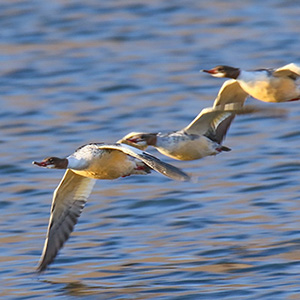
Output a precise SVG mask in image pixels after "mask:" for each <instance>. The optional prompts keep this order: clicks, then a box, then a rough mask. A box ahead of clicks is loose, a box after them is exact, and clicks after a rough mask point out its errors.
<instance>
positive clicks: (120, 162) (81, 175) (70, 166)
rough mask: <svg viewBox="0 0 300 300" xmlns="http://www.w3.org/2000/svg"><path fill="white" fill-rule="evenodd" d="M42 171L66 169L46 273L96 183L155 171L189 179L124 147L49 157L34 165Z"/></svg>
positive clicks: (57, 194)
mask: <svg viewBox="0 0 300 300" xmlns="http://www.w3.org/2000/svg"><path fill="white" fill-rule="evenodd" d="M33 164H35V165H38V166H40V167H45V168H50V169H66V172H65V174H64V176H63V178H62V180H61V182H60V183H59V185H58V187H57V188H56V189H55V191H54V194H53V200H52V207H51V213H50V220H49V225H48V231H47V236H46V240H45V244H44V249H43V253H42V256H41V259H40V262H39V266H38V269H37V271H38V272H39V273H40V272H42V271H44V270H45V269H46V268H47V266H48V265H49V264H50V263H51V262H52V261H53V260H54V258H55V257H56V255H57V253H58V251H59V250H60V249H61V248H62V247H63V245H64V243H65V242H66V241H67V239H68V238H69V236H70V234H71V232H72V231H73V228H74V226H75V224H76V223H77V219H78V218H79V216H80V214H81V211H82V209H83V208H84V205H85V203H86V201H87V198H88V197H89V195H90V193H91V191H92V189H93V186H94V184H95V181H96V179H116V178H119V177H125V176H129V175H132V174H140V175H146V174H148V173H150V172H151V170H155V171H157V172H159V173H161V174H163V175H165V176H167V177H170V178H172V179H175V180H181V181H188V180H190V177H189V175H187V174H186V173H184V172H183V171H181V170H180V169H178V168H176V167H174V166H172V165H170V164H167V163H165V162H163V161H161V160H159V159H158V158H156V157H154V156H152V155H150V154H148V153H146V152H143V151H141V150H139V149H137V148H133V147H131V146H128V145H122V144H118V143H117V144H111V145H110V144H103V143H93V144H87V145H84V146H82V147H80V148H78V149H77V150H76V151H75V152H74V153H73V154H72V155H70V156H68V157H67V158H58V157H49V158H46V159H44V160H43V161H42V162H33Z"/></svg>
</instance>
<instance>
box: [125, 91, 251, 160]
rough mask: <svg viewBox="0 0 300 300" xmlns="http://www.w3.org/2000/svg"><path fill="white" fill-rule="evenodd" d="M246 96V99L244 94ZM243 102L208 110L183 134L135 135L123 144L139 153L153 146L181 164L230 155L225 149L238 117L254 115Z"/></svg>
mask: <svg viewBox="0 0 300 300" xmlns="http://www.w3.org/2000/svg"><path fill="white" fill-rule="evenodd" d="M242 95H243V97H244V93H242ZM246 96H247V94H245V97H246ZM228 101H229V100H228ZM243 101H245V99H240V100H239V99H238V100H237V102H238V103H231V104H224V105H222V107H221V106H220V107H217V106H216V107H210V108H205V109H203V110H202V111H201V112H200V114H199V115H198V116H197V117H196V118H195V119H194V120H193V121H192V122H191V123H190V124H189V125H188V126H186V127H185V128H183V129H181V130H179V131H174V132H169V133H160V132H157V133H144V132H131V133H129V134H127V135H126V136H125V137H123V138H122V139H121V140H119V142H121V143H125V144H129V145H132V146H134V147H137V148H139V149H146V148H147V147H148V146H153V147H155V148H156V149H157V150H158V151H159V152H161V153H162V154H164V155H166V156H169V157H171V158H174V159H177V160H196V159H200V158H203V157H205V156H209V155H216V154H218V153H220V152H222V151H230V149H229V148H228V147H225V146H222V142H223V140H224V138H225V135H226V133H227V130H228V128H229V126H230V124H231V122H232V121H233V119H234V117H235V115H236V114H240V113H247V112H250V111H253V108H251V109H249V110H248V109H247V108H242V107H241V105H240V102H243Z"/></svg>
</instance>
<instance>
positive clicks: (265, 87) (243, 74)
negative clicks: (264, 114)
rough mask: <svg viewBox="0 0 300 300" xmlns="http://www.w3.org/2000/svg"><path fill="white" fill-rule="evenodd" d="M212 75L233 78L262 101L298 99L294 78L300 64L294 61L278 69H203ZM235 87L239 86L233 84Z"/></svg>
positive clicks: (220, 67) (225, 67) (299, 71)
mask: <svg viewBox="0 0 300 300" xmlns="http://www.w3.org/2000/svg"><path fill="white" fill-rule="evenodd" d="M203 71H204V72H207V73H209V74H211V75H212V76H214V77H227V78H233V79H235V80H236V82H238V83H239V87H240V88H241V89H243V90H244V91H245V92H246V93H247V94H249V95H250V96H252V97H254V98H256V99H258V100H261V101H264V102H288V101H295V100H300V87H299V85H298V84H297V82H296V80H297V79H298V78H299V76H300V66H299V65H296V64H294V63H291V64H288V65H286V66H283V67H281V68H278V69H260V70H255V71H245V70H241V69H239V68H233V67H229V66H217V67H215V68H213V69H211V70H203ZM235 87H236V88H239V87H238V86H237V85H235Z"/></svg>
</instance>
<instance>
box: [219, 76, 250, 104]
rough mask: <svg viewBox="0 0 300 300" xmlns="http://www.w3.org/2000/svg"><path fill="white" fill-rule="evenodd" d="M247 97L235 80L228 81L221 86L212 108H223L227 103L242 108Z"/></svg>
mask: <svg viewBox="0 0 300 300" xmlns="http://www.w3.org/2000/svg"><path fill="white" fill-rule="evenodd" d="M248 96H249V95H248V94H247V93H246V92H245V91H244V90H243V89H242V88H241V86H240V84H239V83H238V82H237V81H236V80H235V79H229V80H226V81H225V82H224V83H223V85H222V86H221V88H220V90H219V93H218V96H217V98H216V99H215V101H214V107H216V106H224V105H225V104H228V103H239V104H240V105H241V106H243V105H244V103H245V101H246V99H247V97H248Z"/></svg>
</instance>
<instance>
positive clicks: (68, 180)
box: [37, 169, 96, 272]
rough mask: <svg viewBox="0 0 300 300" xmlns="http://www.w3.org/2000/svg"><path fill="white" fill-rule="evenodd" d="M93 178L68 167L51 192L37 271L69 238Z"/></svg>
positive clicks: (44, 265)
mask: <svg viewBox="0 0 300 300" xmlns="http://www.w3.org/2000/svg"><path fill="white" fill-rule="evenodd" d="M95 181H96V180H95V179H91V178H86V177H83V176H80V175H78V174H75V173H74V172H73V171H72V170H70V169H68V170H67V171H66V172H65V175H64V177H63V178H62V180H61V182H60V184H59V185H58V187H57V188H56V189H55V191H54V193H53V200H52V207H51V214H50V219H49V225H48V231H47V236H46V240H45V244H44V249H43V253H42V256H41V259H40V262H39V266H38V269H37V271H38V272H42V271H44V270H45V269H46V268H47V266H48V265H49V264H50V263H51V262H52V261H53V260H54V258H55V257H56V255H57V253H58V251H59V250H60V249H61V247H62V246H63V244H64V243H65V242H66V241H67V239H68V238H69V236H70V234H71V232H72V231H73V228H74V226H75V224H76V223H77V219H78V218H79V216H80V214H81V211H82V209H83V208H84V205H85V203H86V201H87V198H88V197H89V195H90V193H91V191H92V189H93V186H94V184H95Z"/></svg>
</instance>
